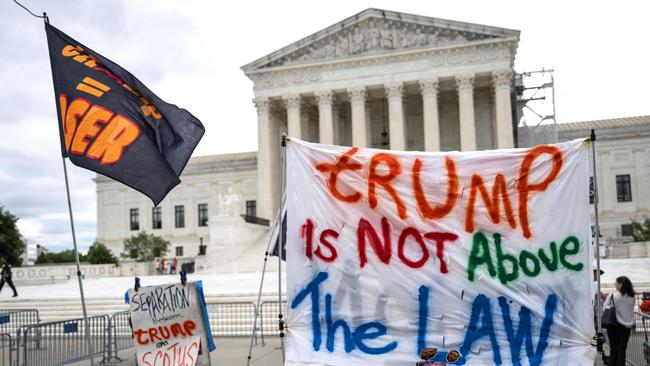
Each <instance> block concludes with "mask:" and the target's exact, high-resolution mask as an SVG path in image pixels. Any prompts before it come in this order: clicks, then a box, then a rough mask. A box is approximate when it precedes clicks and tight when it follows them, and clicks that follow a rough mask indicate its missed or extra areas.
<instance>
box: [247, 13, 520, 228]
mask: <svg viewBox="0 0 650 366" xmlns="http://www.w3.org/2000/svg"><path fill="white" fill-rule="evenodd" d="M518 41H519V31H516V30H510V29H504V28H497V27H490V26H484V25H478V24H470V23H462V22H455V21H449V20H443V19H436V18H430V17H424V16H418V15H411V14H404V13H397V12H391V11H384V10H378V9H367V10H365V11H363V12H361V13H359V14H356V15H354V16H352V17H350V18H348V19H345V20H343V21H341V22H339V23H337V24H335V25H333V26H331V27H328V28H326V29H324V30H322V31H319V32H317V33H314V34H312V35H310V36H308V37H306V38H303V39H301V40H299V41H297V42H295V43H293V44H291V45H289V46H287V47H284V48H282V49H280V50H278V51H275V52H273V53H271V54H269V55H266V56H264V57H261V58H259V59H258V60H256V61H253V62H251V63H249V64H247V65H245V66H243V67H242V70H243V71H244V73H245V74H246V75H247V76H248V77H249V78H250V79H251V80H252V81H253V82H254V93H255V98H254V103H255V106H256V108H257V115H258V146H259V150H258V170H257V177H258V180H257V184H258V190H257V191H258V200H257V202H258V203H257V207H258V215H259V216H260V217H264V218H272V217H273V215H274V212H275V211H276V210H277V208H278V205H279V200H278V199H276V198H277V197H279V192H280V136H281V134H282V133H288V135H289V136H293V137H297V138H300V139H303V140H307V141H313V142H323V143H334V144H338V145H354V146H360V147H376V148H390V149H396V150H425V151H447V150H465V151H468V150H477V149H491V148H509V147H514V137H513V136H514V135H513V120H512V108H511V99H510V98H511V93H510V91H511V79H512V67H513V63H514V58H515V53H516V49H517V44H518Z"/></svg>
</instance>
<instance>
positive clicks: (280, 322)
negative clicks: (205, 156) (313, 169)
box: [278, 133, 288, 365]
mask: <svg viewBox="0 0 650 366" xmlns="http://www.w3.org/2000/svg"><path fill="white" fill-rule="evenodd" d="M287 140H288V139H287V135H286V134H284V133H283V134H282V142H281V143H280V146H281V147H282V154H281V158H282V161H281V162H280V164H282V165H281V169H280V171H281V173H280V174H281V176H280V190H281V192H280V216H279V217H280V220H279V222H280V234H279V238H280V242H279V244H278V245H279V248H278V309H279V310H278V327H279V328H280V347H282V364H283V365H284V359H285V353H284V318H283V315H282V249H283V248H282V243H284V228H283V225H282V221H283V220H284V217H282V197H283V196H284V191H285V188H286V187H285V186H286V177H285V175H286V173H287V159H286V158H287Z"/></svg>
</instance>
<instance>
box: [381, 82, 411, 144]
mask: <svg viewBox="0 0 650 366" xmlns="http://www.w3.org/2000/svg"><path fill="white" fill-rule="evenodd" d="M384 89H385V92H386V98H387V99H388V133H389V137H390V149H391V150H406V126H405V123H404V101H403V99H402V95H403V94H404V86H403V85H402V83H401V82H396V83H389V84H386V85H384Z"/></svg>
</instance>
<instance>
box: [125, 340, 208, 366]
mask: <svg viewBox="0 0 650 366" xmlns="http://www.w3.org/2000/svg"><path fill="white" fill-rule="evenodd" d="M162 343H164V345H162V344H160V343H149V344H147V345H141V346H140V347H138V349H137V351H136V358H137V360H138V364H140V365H146V366H154V365H160V366H193V365H195V364H196V359H197V356H198V353H199V347H200V344H201V337H199V336H192V337H186V338H176V339H175V340H174V341H173V342H168V341H164V342H162Z"/></svg>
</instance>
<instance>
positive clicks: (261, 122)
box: [253, 98, 279, 220]
mask: <svg viewBox="0 0 650 366" xmlns="http://www.w3.org/2000/svg"><path fill="white" fill-rule="evenodd" d="M253 103H255V107H256V108H257V216H259V217H263V218H265V219H269V220H272V219H273V215H274V213H273V207H274V205H273V202H272V200H273V197H274V181H275V179H274V178H275V176H276V174H274V170H273V169H274V167H273V165H274V164H275V165H278V163H277V162H276V161H275V160H277V159H274V158H275V156H276V155H277V154H275V151H276V150H277V149H274V146H276V145H277V142H278V141H279V140H278V136H277V131H274V129H273V128H272V127H273V125H272V123H271V118H270V105H269V100H268V98H256V99H253Z"/></svg>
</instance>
